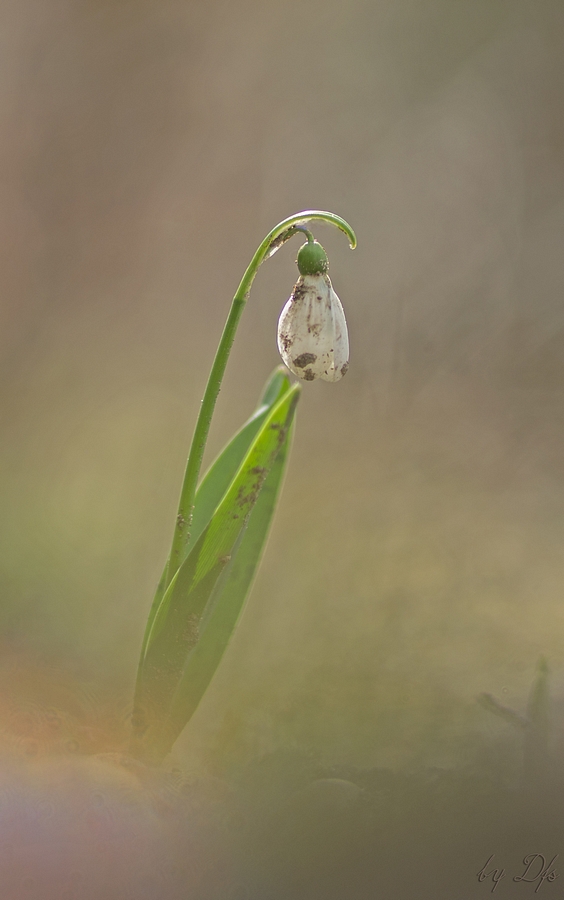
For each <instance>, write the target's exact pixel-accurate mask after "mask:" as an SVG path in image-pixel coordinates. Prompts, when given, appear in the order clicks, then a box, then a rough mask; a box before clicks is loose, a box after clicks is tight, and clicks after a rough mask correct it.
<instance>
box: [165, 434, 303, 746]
mask: <svg viewBox="0 0 564 900" xmlns="http://www.w3.org/2000/svg"><path fill="white" fill-rule="evenodd" d="M292 435H293V425H292V427H291V428H290V430H289V431H288V434H287V435H286V438H285V440H284V443H283V445H282V447H281V449H280V452H279V453H278V456H277V457H276V460H275V462H274V465H273V466H272V469H271V470H270V473H269V475H268V477H267V478H266V480H265V482H264V485H263V487H262V490H261V492H260V495H259V498H258V500H257V502H256V504H255V506H254V508H253V510H252V512H251V515H250V517H249V522H248V524H247V527H246V529H245V531H244V532H243V534H242V536H241V540H240V542H239V545H238V547H237V548H236V550H235V551H234V553H233V554H232V558H231V561H230V563H229V565H228V566H227V567H226V568H225V570H224V571H223V573H222V575H221V577H220V578H219V579H218V581H217V582H216V585H215V588H214V591H213V594H212V596H211V597H210V600H209V602H208V607H207V608H206V613H205V616H204V618H203V619H202V622H201V636H200V639H199V640H198V642H197V644H195V646H194V648H193V649H192V650H191V652H190V653H189V655H188V659H187V662H186V665H185V667H184V670H183V673H182V677H181V679H180V681H179V683H178V687H177V690H176V692H175V694H174V697H173V700H172V704H171V709H170V713H169V718H168V721H167V723H166V724H165V727H164V728H163V732H162V735H161V747H162V753H163V755H165V754H166V753H168V752H169V750H170V749H171V748H172V745H173V744H174V741H175V740H176V739H177V737H178V736H179V735H180V733H181V732H182V730H183V729H184V727H185V725H186V724H187V722H188V721H189V720H190V718H191V717H192V715H193V714H194V712H195V711H196V708H197V706H198V704H199V702H200V700H201V699H202V697H203V695H204V693H205V691H206V689H207V687H208V685H209V683H210V681H211V680H212V678H213V676H214V674H215V672H216V670H217V667H218V666H219V663H220V662H221V659H222V657H223V654H224V652H225V649H226V647H227V645H228V643H229V640H230V638H231V636H232V634H233V632H234V630H235V627H236V625H237V622H238V621H239V618H240V616H241V613H242V611H243V607H244V604H245V600H246V599H247V597H248V595H249V592H250V589H251V586H252V583H253V581H254V577H255V575H256V572H257V570H258V566H259V564H260V560H261V558H262V554H263V552H264V547H265V545H266V540H267V537H268V533H269V530H270V525H271V522H272V518H273V515H274V511H275V509H276V504H277V501H278V497H279V494H280V489H281V486H282V481H283V477H284V473H285V470H286V464H287V460H288V455H289V450H290V446H291V441H292Z"/></svg>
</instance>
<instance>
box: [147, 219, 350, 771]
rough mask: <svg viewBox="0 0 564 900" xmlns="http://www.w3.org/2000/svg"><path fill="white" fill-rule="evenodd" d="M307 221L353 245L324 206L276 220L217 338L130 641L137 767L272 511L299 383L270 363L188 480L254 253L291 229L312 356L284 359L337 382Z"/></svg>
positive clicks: (186, 685)
mask: <svg viewBox="0 0 564 900" xmlns="http://www.w3.org/2000/svg"><path fill="white" fill-rule="evenodd" d="M313 220H319V221H323V222H328V223H329V224H331V225H334V226H335V227H337V228H339V229H340V230H341V231H343V232H344V233H345V234H346V235H347V237H348V238H349V241H350V244H351V247H355V246H356V238H355V235H354V232H353V231H352V229H351V227H350V225H348V224H347V223H346V222H345V221H344V219H341V218H340V217H339V216H336V215H334V213H330V212H323V211H319V210H307V211H305V212H302V213H298V214H296V215H294V216H290V217H289V218H288V219H284V221H283V222H280V224H279V225H277V226H276V228H274V229H273V230H272V231H271V232H270V233H269V234H268V235H267V236H266V238H265V239H264V241H263V242H262V243H261V245H260V246H259V248H258V249H257V251H256V252H255V255H254V256H253V259H252V260H251V263H250V265H249V266H248V268H247V270H246V272H245V274H244V276H243V278H242V280H241V283H240V285H239V288H238V290H237V293H236V294H235V297H234V298H233V303H232V305H231V309H230V312H229V315H228V317H227V321H226V323H225V327H224V330H223V334H222V336H221V340H220V342H219V346H218V349H217V353H216V356H215V360H214V363H213V366H212V369H211V373H210V376H209V379H208V384H207V386H206V390H205V393H204V398H203V400H202V405H201V408H200V413H199V416H198V420H197V422H196V428H195V431H194V437H193V439H192V445H191V447H190V452H189V455H188V462H187V465H186V471H185V475H184V482H183V485H182V491H181V495H180V503H179V507H178V514H177V518H176V526H175V529H174V535H173V540H172V546H171V550H170V554H169V557H168V561H167V564H166V566H165V570H164V572H163V575H162V578H161V581H160V583H159V586H158V588H157V591H156V594H155V597H154V600H153V604H152V606H151V610H150V612H149V618H148V621H147V625H146V628H145V636H144V638H143V644H142V647H141V656H140V661H139V669H138V675H137V684H136V689H135V699H134V709H133V715H132V728H133V735H132V742H131V752H132V754H133V755H134V756H137V757H139V758H141V759H143V760H145V761H146V762H151V763H160V762H161V761H162V760H163V759H164V757H165V756H166V755H167V753H168V752H169V751H170V749H171V748H172V745H173V744H174V741H175V740H176V738H177V737H178V736H179V734H180V733H181V731H182V730H183V728H184V726H185V725H186V723H187V722H188V721H189V719H190V717H191V716H192V714H193V713H194V711H195V710H196V708H197V706H198V704H199V702H200V700H201V698H202V696H203V694H204V692H205V690H206V689H207V686H208V684H209V683H210V681H211V679H212V677H213V675H214V673H215V671H216V669H217V666H218V665H219V663H220V661H221V657H222V655H223V652H224V650H225V648H226V646H227V644H228V642H229V639H230V637H231V635H232V633H233V630H234V628H235V626H236V624H237V621H238V619H239V616H240V614H241V611H242V609H243V605H244V602H245V599H246V597H247V595H248V593H249V590H250V587H251V584H252V581H253V578H254V574H255V572H256V570H257V567H258V564H259V562H260V558H261V554H262V551H263V548H264V544H265V541H266V537H267V534H268V530H269V527H270V522H271V520H272V516H273V514H274V510H275V508H276V503H277V500H278V495H279V491H280V486H281V483H282V478H283V475H284V469H285V465H286V462H287V458H288V452H289V447H290V443H291V437H292V433H293V427H294V415H295V409H296V404H297V402H298V399H299V394H300V386H299V384H294V385H292V384H290V379H289V378H288V375H287V373H285V371H284V370H283V369H282V368H281V367H280V368H279V369H277V370H275V372H274V373H273V375H272V376H271V378H270V380H269V382H268V383H267V386H266V388H265V391H264V393H263V396H262V398H261V401H260V403H259V406H258V408H257V410H256V411H255V413H254V414H253V415H252V416H251V418H250V419H249V420H248V421H247V422H246V423H245V425H243V427H242V428H241V429H240V430H239V431H238V432H237V434H236V435H235V436H234V437H233V438H232V440H231V441H230V442H229V443H228V444H227V446H226V447H225V448H224V449H223V450H222V452H221V453H220V455H219V456H218V458H217V459H216V460H215V462H214V463H213V464H212V466H211V467H210V469H209V470H208V472H207V474H206V475H205V476H204V478H203V479H202V481H201V482H200V484H199V485H198V479H199V474H200V468H201V464H202V458H203V454H204V449H205V445H206V441H207V437H208V432H209V428H210V424H211V418H212V414H213V410H214V407H215V403H216V400H217V396H218V394H219V389H220V386H221V382H222V379H223V375H224V372H225V368H226V365H227V360H228V358H229V353H230V351H231V347H232V345H233V341H234V338H235V333H236V330H237V326H238V323H239V320H240V317H241V313H242V311H243V309H244V307H245V304H246V302H247V299H248V296H249V292H250V289H251V285H252V283H253V280H254V278H255V275H256V273H257V271H258V269H259V267H260V265H261V264H262V263H263V262H264V260H265V259H268V258H269V257H270V256H272V255H273V254H274V253H275V252H276V251H277V250H278V249H279V248H280V247H281V246H282V244H284V243H285V242H286V241H287V240H289V239H290V238H291V237H292V236H293V235H295V234H297V233H298V232H302V233H305V234H306V235H307V238H308V242H307V244H305V245H304V247H302V248H301V249H300V252H299V253H298V266H299V269H300V273H301V276H300V281H298V285H300V282H301V284H302V286H303V290H302V294H304V295H306V294H307V296H308V297H309V298H310V299H311V310H310V324H312V326H313V327H312V331H311V336H310V338H311V340H313V341H314V344H311V343H309V344H308V345H307V347H310V346H314V347H315V350H316V351H317V352H315V351H314V350H311V349H309V350H308V349H303V350H302V351H301V354H302V357H303V358H302V359H301V362H302V363H304V365H303V366H301V367H300V365H299V362H300V360H298V361H297V362H296V359H295V353H293V357H292V359H289V357H288V359H289V362H290V363H291V366H290V367H292V366H293V367H294V368H292V371H294V372H295V373H296V374H299V375H300V377H301V378H304V379H305V380H308V379H311V378H315V377H317V375H319V377H321V378H326V379H328V380H330V381H336V380H337V379H338V378H340V377H342V375H343V374H344V367H345V364H346V360H347V359H348V341H347V338H346V324H345V321H344V315H343V313H342V308H341V305H340V303H339V300H338V298H337V295H336V294H335V292H334V291H333V289H332V287H331V282H330V281H329V277H328V276H327V274H326V268H327V263H326V256H325V252H324V251H323V248H320V245H319V244H317V242H316V241H314V239H313V235H311V233H310V232H309V231H308V230H307V229H306V228H305V227H304V226H305V223H307V222H310V221H313ZM320 251H321V255H320ZM324 260H325V261H324ZM298 285H296V288H294V292H293V294H292V297H293V298H294V300H293V303H294V307H293V308H292V315H291V319H292V321H293V323H294V325H293V326H292V327H290V324H289V325H288V329H287V332H285V333H287V335H288V339H289V340H290V336H291V341H292V342H293V346H294V349H295V352H297V353H298V356H299V351H300V347H301V346H302V344H301V343H300V341H302V337H303V335H302V331H303V326H302V325H301V324H300V323H301V317H302V315H303V314H300V316H296V315H295V313H294V309H295V310H297V309H298V306H299V304H298V293H299V291H298ZM312 288H315V289H314V290H312ZM318 297H320V298H321V306H320V305H319V301H318ZM304 308H305V307H304ZM314 308H315V310H316V312H315V314H314ZM315 316H317V318H315ZM314 318H315V321H314ZM294 326H295V327H294ZM314 332H315V334H314ZM315 342H316V343H315ZM303 346H304V348H305V347H306V345H305V344H304V345H303ZM284 352H286V351H284ZM308 353H309V357H307V354H308ZM304 354H305V356H306V357H307V360H308V361H307V362H305V361H304V360H305V357H304ZM291 355H292V354H291ZM313 355H315V357H316V358H315V359H312V358H311V357H312V356H313ZM284 359H286V357H284ZM318 360H319V361H318ZM310 372H311V374H309V373H310Z"/></svg>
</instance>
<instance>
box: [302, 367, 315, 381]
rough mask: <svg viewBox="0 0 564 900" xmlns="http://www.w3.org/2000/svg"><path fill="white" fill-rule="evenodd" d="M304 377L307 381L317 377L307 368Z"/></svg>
mask: <svg viewBox="0 0 564 900" xmlns="http://www.w3.org/2000/svg"><path fill="white" fill-rule="evenodd" d="M303 378H304V380H305V381H313V380H314V378H315V375H314V374H313V372H312V370H311V369H306V370H305V371H304V374H303Z"/></svg>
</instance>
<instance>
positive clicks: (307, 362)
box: [292, 353, 317, 369]
mask: <svg viewBox="0 0 564 900" xmlns="http://www.w3.org/2000/svg"><path fill="white" fill-rule="evenodd" d="M316 359H317V356H316V355H315V353H300V355H299V356H296V358H295V359H293V360H292V362H293V364H294V365H295V366H296V367H297V368H298V369H305V367H306V366H311V365H312V363H314V362H315V360H316Z"/></svg>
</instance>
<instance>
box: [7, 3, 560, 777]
mask: <svg viewBox="0 0 564 900" xmlns="http://www.w3.org/2000/svg"><path fill="white" fill-rule="evenodd" d="M1 19H2V33H3V35H4V42H5V49H4V51H3V55H2V61H1V77H0V120H1V124H2V134H3V142H2V149H1V151H0V153H1V171H2V173H3V177H2V203H1V204H0V223H1V228H2V236H3V240H2V242H1V243H0V255H1V267H0V270H1V272H2V297H3V302H2V308H1V312H0V316H1V328H0V367H1V373H2V378H1V382H0V392H1V395H0V397H1V409H2V442H1V449H0V477H1V496H2V501H3V502H2V522H1V540H0V581H1V585H2V598H3V603H2V609H1V618H0V627H1V630H2V638H1V642H2V643H3V645H4V660H5V662H4V663H1V664H0V668H1V672H3V673H4V676H5V677H4V676H2V679H1V680H2V683H3V684H5V683H7V682H8V680H9V679H11V678H13V671H14V666H16V667H17V665H19V663H17V660H21V666H22V667H23V668H25V667H26V666H27V665H28V663H27V662H26V661H28V660H32V661H33V665H34V666H39V671H41V666H45V667H50V669H49V671H52V670H53V669H57V667H60V668H61V669H62V670H64V671H65V672H69V673H71V675H70V678H71V681H72V680H75V681H76V683H77V684H78V683H79V682H82V681H84V680H89V682H91V683H103V684H104V685H108V684H109V685H111V686H113V689H114V690H115V693H116V695H119V697H120V698H121V699H120V703H122V704H125V705H126V704H127V699H125V700H124V699H123V698H127V697H129V696H130V694H131V691H132V688H133V678H134V674H135V665H136V659H137V656H138V652H139V647H140V642H141V637H142V632H143V627H144V623H145V620H146V616H147V612H148V608H149V604H150V600H151V597H152V595H153V592H154V589H155V586H156V581H157V579H158V577H159V574H160V570H161V569H162V566H163V563H164V557H165V554H166V552H167V548H168V546H169V543H170V538H171V535H172V527H173V519H174V515H175V510H176V503H177V499H178V492H179V489H180V482H181V478H182V473H183V467H184V462H185V457H186V452H187V449H188V444H189V440H190V436H191V430H192V428H193V425H194V421H195V416H196V413H197V410H198V404H199V401H200V399H201V395H202V393H203V389H204V385H205V381H206V378H207V373H208V370H209V366H210V365H211V361H212V358H213V353H214V350H215V347H216V345H217V341H218V339H219V335H220V332H221V328H222V325H223V321H224V319H225V316H226V313H227V310H228V307H229V303H230V300H231V297H232V295H233V292H234V290H235V289H236V286H237V284H238V282H239V279H240V278H241V276H242V274H243V271H244V269H245V267H246V265H247V264H248V262H249V260H250V258H251V255H252V253H253V252H254V250H255V248H256V246H257V245H258V243H259V242H260V240H262V238H263V236H264V235H265V234H266V232H267V231H268V230H269V229H270V228H271V227H273V226H274V225H275V224H276V222H278V221H279V220H281V219H282V218H283V217H284V216H286V215H289V214H290V213H292V212H294V211H295V210H299V209H306V208H311V207H316V208H320V209H334V210H335V211H336V212H338V213H339V214H342V215H343V216H344V217H345V218H346V219H347V220H349V221H350V222H351V223H352V224H353V225H354V227H355V230H356V232H357V235H358V238H359V247H358V249H357V250H356V251H355V252H354V253H350V251H349V249H348V247H347V245H346V241H344V240H343V239H342V237H341V236H340V235H338V234H337V233H336V232H333V229H330V228H324V227H322V226H320V227H316V228H315V229H313V230H314V233H315V236H316V238H317V239H318V240H320V241H321V242H322V244H323V245H324V247H325V248H326V250H327V253H328V255H329V259H330V274H331V278H332V281H333V284H334V287H335V289H336V291H337V293H338V294H339V296H340V298H341V301H342V302H343V306H344V308H345V312H346V315H347V319H348V324H349V332H350V342H351V365H350V371H349V374H348V375H347V377H346V378H345V379H344V380H343V381H342V382H340V383H339V384H337V385H332V384H324V383H323V384H321V383H314V384H311V385H310V384H307V385H305V389H304V396H303V398H302V402H301V408H300V410H299V415H298V421H297V428H296V439H295V443H294V449H293V454H292V458H291V462H290V468H289V473H288V477H287V480H286V484H285V487H284V489H283V492H282V499H281V503H280V508H279V511H278V515H277V519H276V522H275V526H274V529H273V533H272V536H271V540H270V543H269V546H268V549H267V553H266V557H265V560H264V563H263V566H262V569H261V572H260V575H259V578H258V580H257V582H256V584H255V588H254V590H253V593H252V595H251V598H250V601H249V604H248V607H247V611H246V613H245V615H244V618H243V620H242V622H241V625H240V627H239V630H238V632H237V634H236V636H235V638H234V640H233V642H232V644H231V646H230V648H229V650H228V652H227V654H226V656H225V658H224V661H223V663H222V666H221V668H220V670H219V672H218V673H217V676H216V678H215V680H214V682H213V684H212V686H211V688H210V690H209V694H208V695H207V696H206V698H205V700H204V702H203V703H202V705H201V706H200V709H199V710H198V712H197V714H196V715H195V717H194V718H193V720H192V722H191V724H190V727H189V729H188V730H187V732H186V733H185V735H184V736H183V738H182V741H181V745H180V746H179V748H178V753H179V754H180V755H181V756H182V758H184V759H189V760H193V761H194V764H196V763H197V764H199V765H206V766H208V767H209V769H210V770H212V771H213V772H215V773H217V774H220V775H224V774H225V773H229V772H230V771H234V770H236V769H237V768H238V767H240V766H241V765H243V764H244V763H245V761H246V760H248V759H251V758H255V757H257V756H260V755H264V754H266V753H268V752H271V751H273V750H276V749H277V748H280V747H283V748H292V747H300V748H306V749H308V750H311V751H312V752H314V753H316V754H319V755H321V757H322V758H323V760H324V761H325V762H327V763H331V762H332V761H349V762H351V763H354V764H356V765H366V766H368V765H382V766H389V767H392V768H394V767H403V766H407V767H409V766H412V765H420V764H421V765H451V764H453V763H456V762H460V761H464V760H465V759H467V758H469V757H471V756H472V755H473V754H474V753H477V752H478V750H477V749H476V748H478V747H480V746H481V744H482V743H483V742H486V743H487V742H488V741H489V742H491V744H492V745H493V746H498V744H497V743H496V742H500V746H503V747H505V745H507V748H506V749H507V754H508V757H507V758H508V759H510V760H514V761H515V760H516V759H517V757H516V756H515V757H514V756H512V755H511V754H512V753H513V750H512V749H511V748H512V747H514V746H515V747H518V746H519V744H518V737H517V736H516V735H515V734H514V732H513V731H512V729H511V727H510V726H509V725H507V724H506V723H504V722H503V721H501V720H498V719H496V718H495V717H494V716H492V715H490V714H488V712H487V711H486V710H484V709H483V708H482V707H480V706H479V705H478V704H477V702H476V698H477V696H478V695H479V694H480V693H481V692H483V691H485V692H491V693H492V694H493V695H495V696H496V697H498V698H500V699H501V700H502V701H503V702H504V703H506V704H507V705H509V706H512V707H515V708H516V709H523V708H524V704H526V698H527V695H528V691H529V688H530V685H531V682H532V679H533V675H534V671H535V666H536V663H537V659H538V657H539V656H540V655H541V654H544V655H545V656H546V657H547V658H548V660H549V663H550V667H551V682H550V686H551V692H552V697H553V701H554V703H555V704H556V705H557V704H558V702H559V699H560V698H561V697H562V696H563V692H562V688H563V687H564V593H563V589H562V585H563V583H564V555H563V553H562V547H563V545H564V516H563V512H564V466H563V463H562V458H563V457H562V441H563V437H564V419H563V414H564V303H563V287H564V274H563V272H564V269H563V266H562V239H563V237H564V235H563V232H564V157H563V149H564V144H563V135H564V103H563V100H564V96H563V95H564V54H563V50H564V46H563V45H564V41H563V40H562V34H563V31H562V27H563V26H564V9H563V7H562V4H561V2H560V0H547V2H541V3H537V4H530V3H528V2H520V0H495V2H492V0H464V2H462V3H453V2H452V0H418V2H414V0H381V2H367V0H351V2H346V3H342V2H337V0H329V2H327V0H324V2H321V0H308V2H306V3H303V2H300V3H298V2H296V0H288V2H285V3H275V2H272V0H267V2H260V3H259V2H258V0H244V2H238V3H235V4H233V3H231V4H230V3H227V2H221V3H220V2H215V0H212V2H209V0H208V2H203V0H199V2H194V0H188V2H182V3H181V2H176V0H159V2H156V0H154V2H142V3H138V2H136V3H133V2H127V0H124V2H119V3H108V2H93V0H92V2H82V3H79V2H77V0H74V2H72V0H41V2H39V0H19V2H18V3H15V2H12V3H9V4H7V5H6V6H5V7H4V9H3V11H2V14H1ZM299 244H300V240H299V238H297V239H296V240H295V242H294V243H293V244H290V245H286V246H285V247H284V248H283V249H282V250H281V251H280V252H279V253H278V254H277V255H276V256H275V257H274V258H273V259H272V260H270V261H268V262H267V263H266V264H265V265H264V266H263V267H262V269H261V272H260V274H259V276H258V278H257V281H256V283H255V286H254V288H253V293H252V295H251V299H250V302H249V305H248V308H247V309H246V311H245V315H244V318H243V321H242V325H241V329H240V332H239V335H238V338H237V342H236V345H235V349H234V352H233V356H232V359H231V361H230V363H229V367H228V370H227V375H226V382H225V385H224V388H223V390H222V393H221V396H220V401H219V404H218V408H217V416H216V420H215V424H214V426H213V431H212V435H211V439H210V448H209V454H208V456H209V459H211V458H212V457H213V455H215V453H216V452H218V450H219V449H220V447H221V446H222V444H223V443H224V442H225V441H226V440H227V438H228V437H229V436H230V434H231V433H232V432H233V431H234V430H235V429H236V428H237V427H238V426H239V424H240V423H241V422H242V421H243V420H244V419H245V418H246V417H247V416H248V415H249V414H250V412H251V411H252V409H253V407H254V404H255V401H256V397H257V394H258V392H259V391H260V388H261V386H262V384H263V382H264V380H265V378H266V377H267V375H268V373H269V372H270V371H271V370H272V368H273V367H274V366H275V365H276V364H277V362H278V359H277V351H276V322H277V317H278V315H279V313H280V310H281V308H282V306H283V304H284V303H285V301H286V299H287V297H288V296H289V294H290V292H291V289H292V285H293V283H294V281H295V279H296V274H297V272H296V268H295V265H294V259H295V254H296V252H297V249H298V247H299ZM14 660H16V662H14ZM38 660H39V662H38ZM6 661H7V662H6ZM0 674H1V673H0ZM37 677H38V680H41V676H40V675H38V676H37ZM57 677H58V676H57ZM54 680H55V681H56V680H57V679H54ZM47 693H48V692H47ZM55 693H56V691H55ZM58 702H62V701H58ZM556 718H558V717H556ZM557 724H558V723H557V722H556V724H555V726H554V729H555V730H554V735H555V740H556V739H557V738H558V731H557ZM504 752H505V750H504ZM515 752H517V751H515ZM515 765H516V766H517V765H518V762H515Z"/></svg>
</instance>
